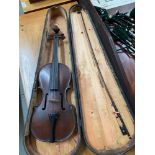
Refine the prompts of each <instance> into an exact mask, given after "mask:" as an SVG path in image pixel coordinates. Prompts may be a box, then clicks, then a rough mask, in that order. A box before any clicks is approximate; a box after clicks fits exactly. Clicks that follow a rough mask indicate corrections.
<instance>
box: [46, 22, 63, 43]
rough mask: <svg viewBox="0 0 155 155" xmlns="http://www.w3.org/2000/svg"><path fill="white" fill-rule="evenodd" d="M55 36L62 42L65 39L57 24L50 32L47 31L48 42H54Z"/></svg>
mask: <svg viewBox="0 0 155 155" xmlns="http://www.w3.org/2000/svg"><path fill="white" fill-rule="evenodd" d="M55 36H56V37H58V38H59V39H61V40H64V39H65V36H64V34H63V33H62V32H61V31H60V28H59V27H58V25H57V24H55V25H53V26H52V27H51V29H50V30H47V31H46V38H47V40H53V39H54V37H55Z"/></svg>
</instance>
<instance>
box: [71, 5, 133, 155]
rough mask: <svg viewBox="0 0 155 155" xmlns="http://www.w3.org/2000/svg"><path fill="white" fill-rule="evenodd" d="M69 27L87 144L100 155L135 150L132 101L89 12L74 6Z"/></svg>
mask: <svg viewBox="0 0 155 155" xmlns="http://www.w3.org/2000/svg"><path fill="white" fill-rule="evenodd" d="M69 24H70V27H69V28H70V34H71V35H70V41H71V43H72V57H73V60H74V75H75V81H76V87H77V88H76V89H77V93H76V96H77V98H78V101H79V107H80V114H81V121H82V130H83V136H84V138H85V142H86V144H87V145H88V147H89V148H90V149H91V150H92V151H93V152H95V153H97V154H105V155H107V154H111V155H114V154H123V153H125V152H127V151H128V150H130V149H131V148H132V147H133V146H134V119H133V116H132V113H131V109H130V108H129V107H128V101H127V99H126V97H125V95H124V93H123V91H122V89H121V87H120V85H119V82H118V79H117V77H116V75H115V73H114V71H113V67H112V66H111V64H110V62H109V60H108V57H107V54H106V52H105V49H104V48H103V46H102V44H101V42H100V39H99V37H98V34H97V32H96V29H95V26H94V24H93V21H92V20H91V18H90V15H89V13H88V12H87V10H84V9H83V8H82V7H80V5H75V6H73V7H72V8H71V9H70V12H69ZM102 37H104V36H102Z"/></svg>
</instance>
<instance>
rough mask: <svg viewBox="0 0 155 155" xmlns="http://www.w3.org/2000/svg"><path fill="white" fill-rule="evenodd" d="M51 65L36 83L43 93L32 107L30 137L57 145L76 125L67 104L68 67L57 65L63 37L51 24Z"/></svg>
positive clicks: (44, 70)
mask: <svg viewBox="0 0 155 155" xmlns="http://www.w3.org/2000/svg"><path fill="white" fill-rule="evenodd" d="M52 30H53V32H54V33H53V34H52V35H49V36H48V37H49V38H50V39H52V40H53V56H52V63H49V64H46V65H45V66H43V67H42V68H41V69H40V71H39V76H38V82H39V87H40V89H41V91H42V94H43V95H42V96H43V97H42V100H41V103H40V104H39V105H38V106H37V107H35V108H34V111H33V114H32V118H31V126H30V127H31V133H32V135H33V136H34V137H35V138H37V139H39V140H41V141H47V142H52V143H53V142H59V141H64V140H66V139H67V138H69V137H70V136H71V135H72V134H73V132H74V130H75V126H76V116H75V107H74V106H73V105H71V104H69V103H68V101H67V90H68V89H69V84H70V80H71V73H70V70H69V68H68V67H67V66H66V65H64V64H61V63H59V62H58V46H59V40H60V39H62V40H63V39H64V38H65V37H64V34H63V33H62V32H61V31H60V29H59V27H58V26H57V25H54V26H53V28H52Z"/></svg>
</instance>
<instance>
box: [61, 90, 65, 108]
mask: <svg viewBox="0 0 155 155" xmlns="http://www.w3.org/2000/svg"><path fill="white" fill-rule="evenodd" d="M61 108H62V110H65V108H64V106H63V94H62V93H61Z"/></svg>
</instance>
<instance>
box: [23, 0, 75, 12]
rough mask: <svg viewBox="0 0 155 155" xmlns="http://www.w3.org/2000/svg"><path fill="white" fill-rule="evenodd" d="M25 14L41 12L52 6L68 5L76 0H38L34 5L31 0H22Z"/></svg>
mask: <svg viewBox="0 0 155 155" xmlns="http://www.w3.org/2000/svg"><path fill="white" fill-rule="evenodd" d="M20 1H21V5H22V8H23V11H24V13H27V12H30V11H34V10H39V9H42V8H47V7H50V6H52V5H57V4H60V3H67V2H71V1H75V0H38V1H37V0H36V2H34V3H30V1H29V0H20Z"/></svg>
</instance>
